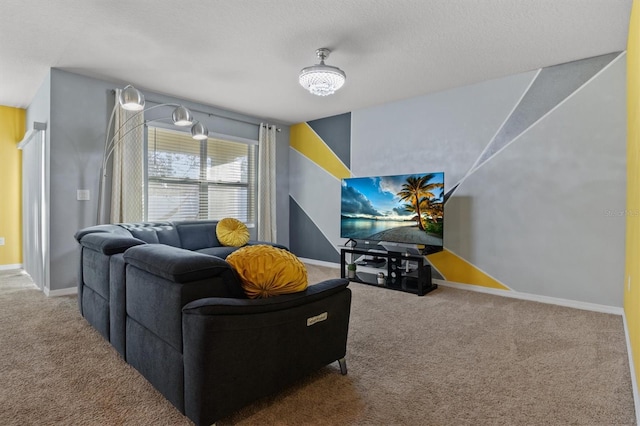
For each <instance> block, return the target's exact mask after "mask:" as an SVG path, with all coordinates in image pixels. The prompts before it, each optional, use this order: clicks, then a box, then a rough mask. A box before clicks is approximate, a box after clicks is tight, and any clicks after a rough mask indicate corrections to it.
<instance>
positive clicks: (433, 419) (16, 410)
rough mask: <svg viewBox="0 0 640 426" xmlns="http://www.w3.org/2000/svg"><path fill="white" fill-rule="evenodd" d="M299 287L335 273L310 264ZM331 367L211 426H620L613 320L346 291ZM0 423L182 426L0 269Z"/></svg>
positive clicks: (626, 394) (114, 358)
mask: <svg viewBox="0 0 640 426" xmlns="http://www.w3.org/2000/svg"><path fill="white" fill-rule="evenodd" d="M308 271H309V276H310V282H318V281H320V280H322V279H324V278H328V277H335V276H337V275H338V271H337V270H335V269H330V268H325V267H320V266H315V265H308ZM350 288H351V289H352V291H353V304H352V314H351V323H350V331H349V342H348V350H347V362H348V366H349V374H348V375H347V376H341V375H340V373H339V369H338V366H337V363H335V364H333V365H330V366H328V367H326V368H324V369H322V370H320V371H319V372H317V373H316V374H314V375H313V376H311V377H309V378H308V379H307V380H304V381H303V382H301V383H298V384H297V385H295V386H293V387H291V388H290V389H288V390H286V391H284V392H282V393H280V394H278V395H276V396H274V397H272V398H267V399H264V400H262V401H259V402H257V403H255V404H252V405H250V406H248V407H246V408H245V409H243V410H241V411H240V412H238V413H236V414H235V415H233V416H232V417H230V418H227V419H224V420H222V421H220V422H218V424H219V425H228V424H239V425H272V424H273V425H631V424H635V412H634V407H633V396H632V390H631V379H630V374H629V365H628V361H627V353H626V345H625V338H624V331H623V324H622V318H621V317H619V316H615V315H608V314H601V313H594V312H588V311H581V310H576V309H571V308H565V307H560V306H554V305H545V304H540V303H535V302H528V301H521V300H516V299H510V298H502V297H498V296H492V295H487V294H481V293H475V292H471V291H464V290H458V289H452V288H446V287H441V288H439V289H438V290H435V291H434V292H431V293H429V294H428V295H427V296H424V297H418V296H415V295H411V294H406V293H400V292H396V291H390V290H385V289H380V288H375V287H371V286H365V285H361V284H356V283H352V284H351V285H350ZM0 424H1V425H31V424H38V425H58V424H59V425H143V424H144V425H151V424H153V425H189V424H191V423H190V422H189V421H188V419H186V418H185V417H184V416H182V415H181V414H180V413H179V412H178V411H177V410H175V409H174V408H173V406H172V405H171V404H170V403H169V402H167V401H166V400H165V399H164V398H163V397H162V396H161V395H160V394H159V393H158V392H156V391H155V390H154V389H153V387H152V386H151V385H149V384H148V383H147V382H146V380H145V379H144V378H142V377H141V376H140V375H139V374H138V373H137V372H136V371H135V370H134V369H133V368H131V367H130V366H128V365H127V364H126V363H125V362H124V361H122V359H120V358H119V356H118V355H117V353H116V352H115V350H113V349H112V348H111V346H110V345H109V344H108V343H107V342H106V341H104V340H103V339H102V337H100V335H98V333H97V332H95V331H94V330H93V329H92V328H91V327H90V326H89V325H88V324H87V323H86V322H85V321H84V319H82V318H81V317H80V315H79V314H78V309H77V306H76V298H75V297H56V298H47V297H45V296H44V295H43V294H42V293H41V292H40V291H38V290H37V289H35V287H32V286H30V283H29V280H28V277H26V276H25V275H22V274H20V273H18V272H17V271H0Z"/></svg>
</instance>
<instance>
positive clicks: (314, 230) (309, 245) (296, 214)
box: [289, 198, 340, 263]
mask: <svg viewBox="0 0 640 426" xmlns="http://www.w3.org/2000/svg"><path fill="white" fill-rule="evenodd" d="M289 209H290V210H289V220H290V221H291V228H292V229H295V230H296V232H297V233H299V234H300V235H301V236H303V238H292V239H291V247H289V248H290V249H291V252H292V253H294V254H295V255H296V256H299V257H304V258H307V259H316V260H322V261H325V262H333V263H339V262H340V255H339V254H338V252H337V251H336V250H335V246H334V245H333V244H332V243H331V242H330V241H329V240H327V239H326V238H325V236H324V235H323V234H322V231H320V229H319V228H318V227H317V226H316V224H315V223H314V222H313V221H312V220H311V218H309V216H307V214H306V213H305V212H304V210H302V208H301V207H300V206H299V205H298V203H296V201H295V200H294V199H293V198H291V199H290V200H289Z"/></svg>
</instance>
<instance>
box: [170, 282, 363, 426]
mask: <svg viewBox="0 0 640 426" xmlns="http://www.w3.org/2000/svg"><path fill="white" fill-rule="evenodd" d="M347 285H348V281H347V280H344V279H333V280H328V281H324V282H322V283H319V284H315V285H311V286H309V287H308V288H307V290H305V291H303V292H299V293H294V294H290V295H282V296H277V297H273V298H269V299H259V300H256V299H253V300H233V299H221V298H206V299H201V300H196V301H193V302H190V303H189V304H187V305H185V307H184V308H183V311H182V333H183V354H184V380H185V388H184V396H185V400H184V403H185V414H186V415H187V416H188V417H189V418H190V419H191V420H193V421H194V422H195V423H196V424H211V423H215V422H216V421H218V420H220V419H221V418H224V417H226V416H228V415H229V414H231V413H232V412H234V411H235V410H237V409H239V408H241V407H243V406H245V405H247V404H249V403H251V402H253V401H256V400H257V399H259V398H263V397H265V396H268V395H273V394H274V393H276V392H279V391H281V390H283V389H284V388H286V387H287V386H289V385H291V384H293V383H295V382H296V381H297V380H300V379H302V378H304V377H306V376H308V375H309V374H311V373H313V372H315V371H317V370H318V369H320V368H322V367H324V366H326V365H328V364H330V363H332V362H334V361H337V360H339V359H341V358H344V357H345V355H346V345H347V334H348V328H349V316H350V309H351V290H350V289H349V288H348V287H347Z"/></svg>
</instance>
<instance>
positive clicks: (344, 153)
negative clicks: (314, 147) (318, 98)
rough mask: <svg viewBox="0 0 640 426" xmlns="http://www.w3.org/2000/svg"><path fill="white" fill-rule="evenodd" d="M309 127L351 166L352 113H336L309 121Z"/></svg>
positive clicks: (345, 163)
mask: <svg viewBox="0 0 640 426" xmlns="http://www.w3.org/2000/svg"><path fill="white" fill-rule="evenodd" d="M307 124H308V125H309V127H311V128H312V129H313V131H314V132H316V134H317V135H318V136H320V139H322V140H323V141H324V143H325V144H327V146H328V147H329V148H330V149H331V151H333V153H334V154H335V155H336V156H337V157H338V158H339V159H340V161H342V162H343V163H344V165H345V166H347V168H348V167H350V166H351V113H350V112H348V113H346V114H340V115H334V116H333V117H328V118H322V119H319V120H313V121H309V122H307Z"/></svg>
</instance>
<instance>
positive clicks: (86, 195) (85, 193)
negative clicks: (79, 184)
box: [77, 189, 91, 201]
mask: <svg viewBox="0 0 640 426" xmlns="http://www.w3.org/2000/svg"><path fill="white" fill-rule="evenodd" d="M77 198H78V201H89V200H90V199H91V195H90V192H89V190H88V189H78V197H77Z"/></svg>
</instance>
